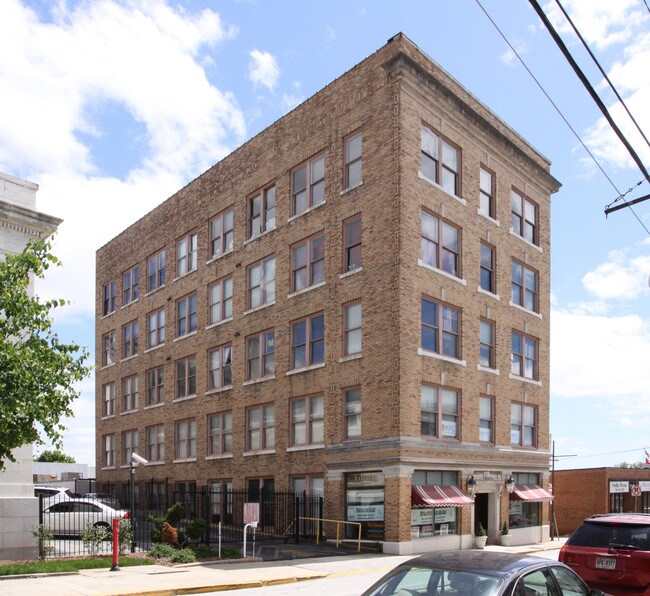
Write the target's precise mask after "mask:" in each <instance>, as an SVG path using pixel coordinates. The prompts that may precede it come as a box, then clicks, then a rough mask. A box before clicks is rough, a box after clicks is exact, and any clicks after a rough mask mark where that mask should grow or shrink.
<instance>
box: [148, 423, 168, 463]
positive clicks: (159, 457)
mask: <svg viewBox="0 0 650 596" xmlns="http://www.w3.org/2000/svg"><path fill="white" fill-rule="evenodd" d="M147 459H148V460H149V461H150V462H161V461H165V425H164V424H158V425H156V426H149V427H147Z"/></svg>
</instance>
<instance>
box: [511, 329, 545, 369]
mask: <svg viewBox="0 0 650 596" xmlns="http://www.w3.org/2000/svg"><path fill="white" fill-rule="evenodd" d="M538 343H539V340H538V339H537V338H535V337H532V336H530V335H527V334H525V333H521V332H520V331H514V330H513V332H512V360H511V365H512V366H511V371H510V372H511V373H512V374H513V375H515V376H517V377H524V378H526V379H533V380H537V379H538V366H537V346H538Z"/></svg>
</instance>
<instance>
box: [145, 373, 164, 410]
mask: <svg viewBox="0 0 650 596" xmlns="http://www.w3.org/2000/svg"><path fill="white" fill-rule="evenodd" d="M164 401H165V367H164V366H157V367H156V368H150V369H149V370H148V371H147V405H148V406H154V405H156V404H161V403H163V402H164Z"/></svg>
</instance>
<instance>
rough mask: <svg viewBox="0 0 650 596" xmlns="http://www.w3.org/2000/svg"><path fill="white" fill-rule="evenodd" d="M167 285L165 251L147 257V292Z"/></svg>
mask: <svg viewBox="0 0 650 596" xmlns="http://www.w3.org/2000/svg"><path fill="white" fill-rule="evenodd" d="M164 285H165V251H164V250H161V251H160V252H159V253H156V254H155V255H152V256H150V257H149V259H147V292H153V291H154V290H157V289H158V288H162V287H163V286H164Z"/></svg>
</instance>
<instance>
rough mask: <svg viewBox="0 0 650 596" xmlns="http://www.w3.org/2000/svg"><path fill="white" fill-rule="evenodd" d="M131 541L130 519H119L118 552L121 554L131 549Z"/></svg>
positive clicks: (131, 527)
mask: <svg viewBox="0 0 650 596" xmlns="http://www.w3.org/2000/svg"><path fill="white" fill-rule="evenodd" d="M132 542H133V526H132V525H131V520H130V519H121V520H120V537H119V545H118V548H119V553H120V555H123V554H124V553H126V552H128V551H129V550H130V549H131V543H132Z"/></svg>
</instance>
